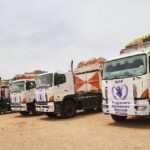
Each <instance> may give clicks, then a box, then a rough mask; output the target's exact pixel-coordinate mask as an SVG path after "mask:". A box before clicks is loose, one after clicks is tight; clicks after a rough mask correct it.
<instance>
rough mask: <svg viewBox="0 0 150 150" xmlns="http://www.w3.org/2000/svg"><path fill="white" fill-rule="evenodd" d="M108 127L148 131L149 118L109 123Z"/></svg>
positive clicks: (149, 127) (149, 126)
mask: <svg viewBox="0 0 150 150" xmlns="http://www.w3.org/2000/svg"><path fill="white" fill-rule="evenodd" d="M109 126H113V127H120V128H134V129H150V117H132V118H129V119H127V120H126V121H125V122H121V123H117V122H112V123H109Z"/></svg>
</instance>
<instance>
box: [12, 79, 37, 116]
mask: <svg viewBox="0 0 150 150" xmlns="http://www.w3.org/2000/svg"><path fill="white" fill-rule="evenodd" d="M35 87H36V85H35V80H34V79H21V80H15V81H12V82H11V83H10V98H11V110H12V111H14V112H20V113H21V114H22V115H28V114H30V113H32V114H34V115H35V114H36V110H35Z"/></svg>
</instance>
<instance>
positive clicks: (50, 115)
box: [46, 113, 56, 118]
mask: <svg viewBox="0 0 150 150" xmlns="http://www.w3.org/2000/svg"><path fill="white" fill-rule="evenodd" d="M46 116H47V117H49V118H50V117H55V116H56V115H55V113H46Z"/></svg>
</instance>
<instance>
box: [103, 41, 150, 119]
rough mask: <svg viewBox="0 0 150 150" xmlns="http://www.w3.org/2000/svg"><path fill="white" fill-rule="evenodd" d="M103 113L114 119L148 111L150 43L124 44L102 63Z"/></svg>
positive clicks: (149, 101) (149, 104)
mask: <svg viewBox="0 0 150 150" xmlns="http://www.w3.org/2000/svg"><path fill="white" fill-rule="evenodd" d="M136 41H137V40H136ZM102 93H103V112H104V113H105V114H110V115H111V117H112V119H113V120H114V121H117V122H121V121H125V120H126V118H127V117H128V116H149V114H150V42H147V41H146V42H143V43H140V44H136V45H134V46H127V47H126V48H125V49H123V50H122V51H121V53H120V56H118V57H116V58H114V59H110V60H108V61H106V62H105V64H104V66H103V81H102Z"/></svg>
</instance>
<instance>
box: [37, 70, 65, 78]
mask: <svg viewBox="0 0 150 150" xmlns="http://www.w3.org/2000/svg"><path fill="white" fill-rule="evenodd" d="M51 73H52V74H54V73H60V74H62V73H64V72H61V71H59V72H46V73H42V74H40V75H38V77H39V76H42V75H47V74H51Z"/></svg>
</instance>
